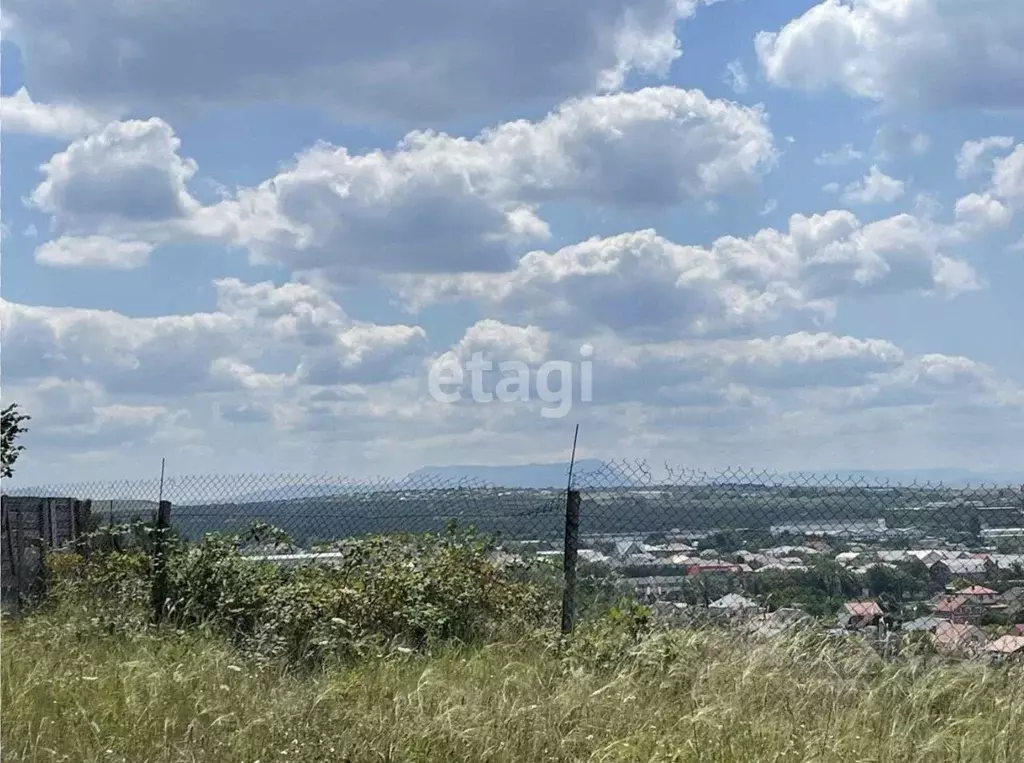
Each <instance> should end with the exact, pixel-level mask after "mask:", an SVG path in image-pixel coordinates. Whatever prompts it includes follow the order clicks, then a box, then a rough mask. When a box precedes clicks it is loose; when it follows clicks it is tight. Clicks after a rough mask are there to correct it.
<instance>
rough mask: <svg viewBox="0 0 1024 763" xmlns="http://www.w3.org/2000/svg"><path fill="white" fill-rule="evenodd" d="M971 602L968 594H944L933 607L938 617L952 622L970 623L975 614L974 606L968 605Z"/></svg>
mask: <svg viewBox="0 0 1024 763" xmlns="http://www.w3.org/2000/svg"><path fill="white" fill-rule="evenodd" d="M969 602H970V600H969V599H968V597H966V596H943V597H942V598H940V599H939V600H938V601H937V602H936V603H935V605H934V606H933V607H932V611H933V612H934V613H935V616H936V617H941V618H943V619H945V620H949V621H950V622H951V623H969V622H970V621H971V620H973V619H974V615H975V611H974V608H973V607H970V606H968V605H969Z"/></svg>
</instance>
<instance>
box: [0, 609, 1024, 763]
mask: <svg viewBox="0 0 1024 763" xmlns="http://www.w3.org/2000/svg"><path fill="white" fill-rule="evenodd" d="M610 633H611V632H610V631H596V632H593V633H583V634H580V636H579V637H578V638H577V639H576V640H575V641H574V643H572V644H571V645H569V646H568V647H567V648H566V649H563V650H562V651H559V649H558V648H557V647H556V646H555V644H553V643H550V639H549V638H547V637H544V636H536V637H532V638H531V637H524V638H522V639H520V640H519V641H517V642H516V643H510V644H502V643H497V644H491V645H489V646H477V647H473V648H465V649H461V650H460V649H446V650H441V651H438V652H434V653H433V654H429V655H422V654H402V653H399V654H397V655H395V656H392V657H388V658H379V659H369V660H363V661H361V662H359V663H357V664H356V665H355V667H352V666H349V667H340V666H336V667H333V668H330V667H329V668H321V669H317V670H315V671H312V672H310V671H305V672H300V671H285V670H283V669H280V668H275V667H268V663H258V662H254V661H250V660H246V659H243V658H241V657H240V656H239V654H238V653H237V652H236V651H234V650H233V649H232V647H230V646H229V645H228V644H227V643H226V642H225V641H224V640H223V639H222V638H220V637H214V636H204V635H202V633H201V632H199V631H189V632H180V631H174V630H172V629H169V628H168V629H163V630H149V631H146V630H140V631H139V632H138V634H137V635H132V634H130V633H128V632H125V631H117V630H114V631H113V632H111V629H109V628H108V627H107V626H106V625H104V624H103V623H100V622H99V621H96V620H93V619H90V618H88V617H85V616H81V615H76V614H74V613H73V612H69V611H67V610H63V611H53V612H50V613H41V614H37V615H33V616H30V617H28V618H25V619H24V620H21V621H17V622H14V621H10V622H5V623H4V626H3V634H2V638H3V641H2V720H3V725H2V745H3V751H2V755H3V759H4V760H6V761H74V762H75V763H80V762H81V763H85V762H87V761H103V762H104V763H113V762H114V761H126V762H130V763H147V762H149V761H153V762H155V761H203V762H206V761H224V763H230V762H234V761H237V762H238V763H241V762H242V761H245V762H246V763H255V762H256V761H259V763H269V762H270V761H309V762H312V761H318V762H319V761H410V762H411V761H423V762H424V763H427V762H429V763H437V762H438V761H494V762H495V763H497V762H498V761H501V762H502V763H504V762H506V761H507V762H508V763H513V762H514V763H529V762H532V761H538V762H539V761H736V762H737V763H740V762H742V763H751V762H752V761H801V763H804V762H808V761H822V762H824V761H830V762H831V761H858V762H862V761H908V762H909V761H921V762H922V763H925V762H927V763H933V762H935V761H978V763H998V762H999V761H1005V762H1006V763H1011V762H1012V763H1019V762H1020V761H1022V760H1024V669H1022V668H1021V667H1020V666H1017V667H1001V668H991V667H985V666H982V665H978V664H950V665H942V664H926V663H924V662H919V661H913V662H905V663H885V662H882V661H881V660H879V659H878V658H877V657H875V656H874V654H873V653H872V652H870V651H869V650H867V649H861V648H856V647H851V645H850V644H836V643H830V642H826V641H822V640H820V639H819V640H817V641H812V640H804V641H775V642H771V643H768V642H762V643H753V642H750V641H742V640H737V638H736V637H730V636H728V635H726V634H724V633H721V632H712V631H704V632H676V633H668V634H655V635H652V636H647V637H644V638H643V639H641V640H640V641H639V643H636V644H634V643H633V642H632V641H631V640H629V639H623V638H621V637H620V638H616V637H615V636H614V634H613V635H609V634H610ZM260 665H262V667H259V666H260Z"/></svg>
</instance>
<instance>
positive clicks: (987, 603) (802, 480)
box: [573, 461, 1024, 650]
mask: <svg viewBox="0 0 1024 763" xmlns="http://www.w3.org/2000/svg"><path fill="white" fill-rule="evenodd" d="M573 488H574V489H575V490H578V491H579V492H580V494H581V498H582V508H581V513H580V516H581V520H580V551H579V556H580V559H581V560H583V561H584V562H585V563H587V564H588V565H590V566H591V567H592V568H596V569H607V570H609V571H610V572H611V574H612V575H613V577H614V578H615V579H616V581H617V583H618V584H619V586H620V587H621V588H622V589H623V590H624V591H628V592H631V593H634V594H636V595H638V596H640V597H641V598H642V599H644V600H646V601H648V602H651V603H654V604H656V605H660V606H662V607H664V608H665V609H666V611H670V612H675V613H677V614H678V613H679V612H687V611H690V612H693V611H700V612H702V613H703V614H705V615H706V614H712V615H713V614H719V615H723V616H726V617H736V616H744V617H745V618H746V619H748V620H749V619H750V618H753V619H755V620H758V619H759V620H760V621H762V622H763V621H764V620H766V619H771V620H773V621H775V620H779V617H780V615H778V613H780V612H781V613H784V615H783V616H781V617H782V618H783V619H785V616H790V615H792V616H794V617H795V616H797V615H800V614H806V613H808V612H810V613H811V614H812V615H814V616H819V617H820V616H826V617H835V618H836V621H837V625H838V626H840V627H849V626H851V624H852V625H854V626H856V625H857V624H858V623H859V624H865V623H868V622H870V623H874V624H877V620H878V619H879V618H888V619H889V620H890V622H894V623H897V624H898V623H903V622H909V623H914V622H918V623H931V627H932V630H933V631H934V630H935V629H936V628H938V629H939V630H941V629H942V627H944V626H941V625H936V623H937V622H939V621H942V622H946V623H947V624H948V623H950V622H952V623H955V624H963V625H971V624H976V625H991V626H992V627H993V628H996V629H998V628H1001V627H1007V628H1011V629H1012V628H1017V630H1020V631H1022V632H1021V633H1020V634H1019V635H1021V636H1024V627H1021V626H1017V625H1016V624H1017V623H1020V622H1021V621H1022V620H1024V486H969V485H963V486H951V485H941V484H929V483H911V484H906V485H895V484H891V483H889V482H886V481H884V480H873V479H868V478H862V477H853V476H846V477H844V476H839V475H836V476H828V475H808V474H795V475H794V474H790V475H779V474H774V473H768V472H759V471H749V470H723V471H720V472H717V473H708V472H700V471H689V470H679V469H673V468H671V467H664V468H663V469H661V470H660V473H659V474H657V475H655V473H654V471H653V470H652V469H651V467H650V466H649V465H648V464H647V463H646V462H642V461H639V462H637V461H615V462H606V463H604V464H603V465H602V466H601V467H600V468H598V469H596V470H592V471H588V472H582V473H579V472H578V473H577V474H576V475H574V480H573ZM769 612H771V613H772V615H771V616H769V614H768V613H769ZM922 618H923V619H922ZM929 618H930V619H929ZM791 619H792V618H791ZM796 619H799V618H798V617H796ZM794 621H795V620H794ZM764 627H769V626H764ZM1014 633H1016V631H1014ZM1014 637H1016V636H1014ZM1020 646H1021V649H1022V650H1024V641H1022V642H1021V645H1020Z"/></svg>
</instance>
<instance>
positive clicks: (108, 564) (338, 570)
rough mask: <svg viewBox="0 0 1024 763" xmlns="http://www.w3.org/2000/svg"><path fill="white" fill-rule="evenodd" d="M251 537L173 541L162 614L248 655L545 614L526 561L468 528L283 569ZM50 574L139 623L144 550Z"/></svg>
mask: <svg viewBox="0 0 1024 763" xmlns="http://www.w3.org/2000/svg"><path fill="white" fill-rule="evenodd" d="M257 529H258V530H259V533H258V535H259V536H263V535H266V532H265V530H266V528H262V527H261V528H257ZM252 537H253V535H252V534H250V535H249V536H245V537H243V536H226V535H210V536H207V537H206V538H205V539H204V540H203V541H202V542H200V543H198V544H195V545H192V546H186V545H184V544H181V543H177V542H175V543H173V544H172V545H171V547H170V549H169V551H168V557H167V584H168V587H167V606H166V620H167V622H169V623H171V624H173V625H174V626H176V627H178V628H183V629H184V628H193V629H201V630H204V631H208V632H215V633H220V634H221V635H223V636H225V637H227V638H228V639H230V640H231V641H232V642H233V643H234V644H236V645H237V646H238V647H240V648H242V649H243V650H244V651H246V652H248V653H251V654H252V655H254V656H259V657H262V658H269V659H281V660H284V661H286V662H289V663H292V664H303V665H316V664H321V663H323V662H324V661H327V660H343V661H351V660H353V659H356V658H358V657H360V656H362V655H365V654H367V653H368V652H382V651H385V650H390V649H394V648H398V649H403V650H426V649H429V648H430V647H431V646H433V645H435V644H452V643H465V644H472V643H481V642H483V641H485V640H489V639H494V638H502V637H506V636H508V637H514V636H515V635H518V634H520V633H523V632H526V631H529V630H532V629H535V628H536V627H538V625H540V624H541V623H543V622H551V623H553V622H554V615H555V613H554V612H553V611H551V605H552V604H553V603H554V602H555V601H556V599H555V598H554V597H553V596H552V595H551V591H550V590H547V588H546V586H544V585H542V583H541V582H539V581H538V580H537V579H534V578H533V577H531V575H529V574H524V573H523V571H518V570H511V569H509V570H506V569H505V568H501V567H498V566H496V565H495V564H493V563H492V562H491V561H490V559H489V556H488V554H489V552H490V550H491V546H490V544H489V542H488V541H486V540H485V539H480V538H477V537H476V536H475V535H474V534H473V533H459V532H456V531H449V532H448V533H446V534H443V535H415V536H411V535H410V536H377V537H370V538H366V539H362V540H358V541H352V542H349V543H346V544H344V546H343V547H342V557H341V559H340V560H332V563H331V564H330V565H328V564H307V565H302V566H297V567H292V568H288V567H283V566H280V565H277V564H274V563H270V562H264V561H259V560H255V559H252V558H249V557H247V556H245V555H244V554H243V548H244V546H245V544H246V543H247V542H249V541H250V540H252ZM275 538H276V540H277V541H279V542H283V543H286V542H287V541H286V539H282V538H281V537H280V536H279V535H277V536H275ZM111 547H112V546H111ZM111 547H108V548H111ZM52 574H53V576H54V578H55V579H56V580H57V584H56V585H55V588H54V591H55V597H56V599H58V600H63V601H64V602H65V603H66V602H68V601H75V602H77V604H78V605H79V606H84V607H88V608H90V609H94V610H95V611H96V612H100V611H104V612H106V613H108V614H109V615H110V616H111V617H110V621H111V627H115V626H116V625H117V622H118V618H119V617H120V618H121V620H123V621H124V622H125V623H126V624H129V623H130V624H131V625H132V627H137V625H138V624H139V617H140V615H144V614H145V612H146V609H147V607H149V605H150V599H149V596H150V590H151V574H152V571H151V565H150V559H149V556H148V555H147V554H145V553H143V552H141V551H129V552H119V551H111V550H108V551H107V553H102V554H94V555H93V556H92V558H91V559H89V560H84V559H82V558H81V557H75V559H74V560H72V559H71V556H69V557H68V560H67V561H62V562H58V563H57V564H56V565H55V566H54V567H53V568H52ZM128 613H132V616H130V617H129V615H128Z"/></svg>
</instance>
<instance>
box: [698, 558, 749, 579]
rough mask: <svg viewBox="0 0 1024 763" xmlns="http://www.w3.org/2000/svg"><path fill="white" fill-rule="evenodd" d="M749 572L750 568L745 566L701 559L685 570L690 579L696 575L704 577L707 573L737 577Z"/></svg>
mask: <svg viewBox="0 0 1024 763" xmlns="http://www.w3.org/2000/svg"><path fill="white" fill-rule="evenodd" d="M750 571H751V570H750V567H745V565H739V564H730V563H729V562H723V561H719V560H710V559H702V560H700V561H698V562H696V563H694V564H691V565H690V566H689V567H688V568H687V570H686V574H687V575H688V576H690V577H694V576H696V575H705V574H709V573H719V574H722V573H725V574H733V575H738V574H741V573H743V572H750Z"/></svg>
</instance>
